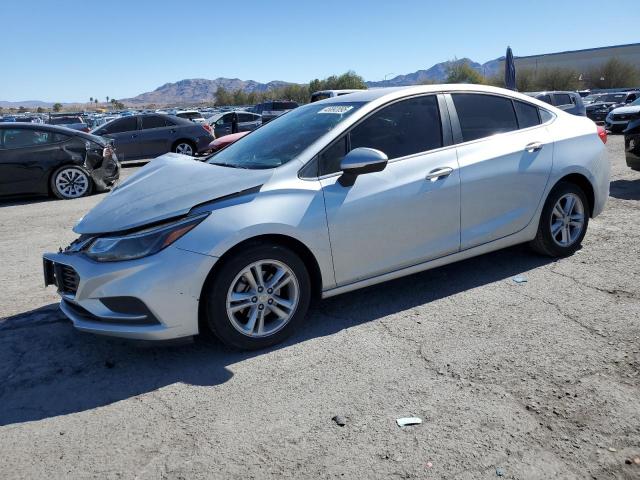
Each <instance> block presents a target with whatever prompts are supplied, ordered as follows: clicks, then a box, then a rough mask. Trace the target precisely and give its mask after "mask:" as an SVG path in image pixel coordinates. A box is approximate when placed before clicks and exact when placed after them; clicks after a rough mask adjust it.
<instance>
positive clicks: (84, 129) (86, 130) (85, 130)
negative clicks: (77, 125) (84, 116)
mask: <svg viewBox="0 0 640 480" xmlns="http://www.w3.org/2000/svg"><path fill="white" fill-rule="evenodd" d="M82 131H83V132H86V133H89V132H90V130H89V127H84V128H83V129H82Z"/></svg>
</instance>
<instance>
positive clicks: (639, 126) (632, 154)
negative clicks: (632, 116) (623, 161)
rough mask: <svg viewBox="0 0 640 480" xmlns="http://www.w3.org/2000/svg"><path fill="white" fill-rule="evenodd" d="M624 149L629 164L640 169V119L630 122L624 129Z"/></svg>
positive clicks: (630, 166) (633, 168)
mask: <svg viewBox="0 0 640 480" xmlns="http://www.w3.org/2000/svg"><path fill="white" fill-rule="evenodd" d="M624 151H625V154H626V157H627V166H628V167H629V168H631V169H632V170H638V171H640V119H638V120H633V121H631V122H629V125H628V126H627V129H626V130H625V131H624Z"/></svg>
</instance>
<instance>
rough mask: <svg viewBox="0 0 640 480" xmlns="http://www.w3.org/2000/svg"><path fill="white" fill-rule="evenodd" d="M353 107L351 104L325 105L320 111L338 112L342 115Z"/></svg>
mask: <svg viewBox="0 0 640 480" xmlns="http://www.w3.org/2000/svg"><path fill="white" fill-rule="evenodd" d="M351 109H353V107H352V106H350V105H336V106H333V107H324V108H323V109H322V110H320V111H319V112H318V113H337V114H338V115H342V114H343V113H347V112H348V111H349V110H351Z"/></svg>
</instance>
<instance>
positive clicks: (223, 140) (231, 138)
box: [209, 132, 249, 153]
mask: <svg viewBox="0 0 640 480" xmlns="http://www.w3.org/2000/svg"><path fill="white" fill-rule="evenodd" d="M248 133H249V132H238V133H231V134H229V135H224V136H222V137H218V138H216V139H215V140H214V141H213V142H211V143H210V144H209V151H210V152H212V153H215V152H219V151H220V150H222V149H223V148H226V147H228V146H229V145H231V144H232V143H235V142H237V141H238V140H240V139H241V138H242V137H244V136H245V135H247V134H248Z"/></svg>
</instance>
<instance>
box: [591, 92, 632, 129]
mask: <svg viewBox="0 0 640 480" xmlns="http://www.w3.org/2000/svg"><path fill="white" fill-rule="evenodd" d="M639 97H640V92H637V91H630V92H617V93H608V94H606V95H604V96H602V97H600V98H598V101H597V102H594V103H590V104H589V105H587V117H589V118H590V119H591V120H593V121H594V122H604V121H605V119H606V118H607V115H609V112H610V111H611V110H613V109H614V108H617V107H622V106H624V105H627V104H629V103H631V102H634V101H636V99H638V98H639Z"/></svg>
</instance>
